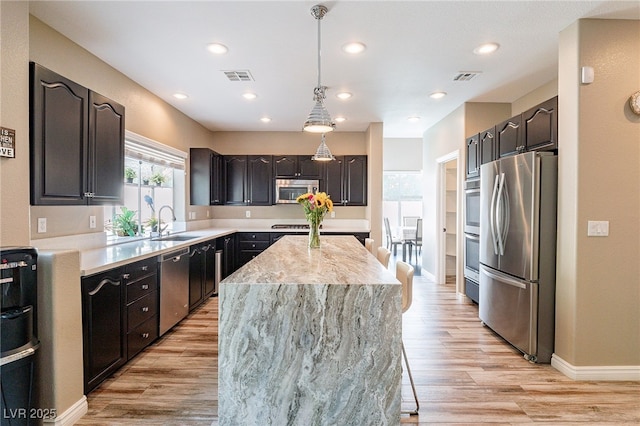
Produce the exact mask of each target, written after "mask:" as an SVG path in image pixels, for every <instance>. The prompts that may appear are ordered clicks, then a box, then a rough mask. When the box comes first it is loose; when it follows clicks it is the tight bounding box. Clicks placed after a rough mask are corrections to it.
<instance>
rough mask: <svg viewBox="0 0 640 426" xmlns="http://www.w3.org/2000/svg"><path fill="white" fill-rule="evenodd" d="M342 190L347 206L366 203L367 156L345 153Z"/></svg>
mask: <svg viewBox="0 0 640 426" xmlns="http://www.w3.org/2000/svg"><path fill="white" fill-rule="evenodd" d="M344 180H345V182H344V191H345V195H346V196H345V201H346V205H348V206H366V205H367V156H366V155H345V157H344Z"/></svg>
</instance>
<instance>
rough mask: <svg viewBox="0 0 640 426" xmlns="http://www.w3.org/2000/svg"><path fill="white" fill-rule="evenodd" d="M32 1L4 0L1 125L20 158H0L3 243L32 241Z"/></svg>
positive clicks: (1, 15)
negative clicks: (12, 134) (13, 136)
mask: <svg viewBox="0 0 640 426" xmlns="http://www.w3.org/2000/svg"><path fill="white" fill-rule="evenodd" d="M28 13H29V4H28V3H26V2H22V3H19V2H4V1H1V2H0V55H1V56H0V75H1V76H2V78H1V79H0V80H1V83H0V84H1V86H0V126H2V127H7V128H9V129H14V130H15V131H16V140H15V151H16V158H0V246H26V245H28V244H29V86H28V85H27V82H28V81H29V68H28V67H27V65H26V64H27V62H28V60H29V15H28Z"/></svg>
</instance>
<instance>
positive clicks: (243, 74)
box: [222, 70, 254, 81]
mask: <svg viewBox="0 0 640 426" xmlns="http://www.w3.org/2000/svg"><path fill="white" fill-rule="evenodd" d="M222 72H223V73H224V75H226V76H227V78H228V79H229V81H254V80H253V76H252V75H251V72H250V71H249V70H237V71H222Z"/></svg>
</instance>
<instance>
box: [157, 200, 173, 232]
mask: <svg viewBox="0 0 640 426" xmlns="http://www.w3.org/2000/svg"><path fill="white" fill-rule="evenodd" d="M165 208H167V209H169V210H171V220H172V221H174V222H175V220H176V215H175V213H174V212H173V207H171V206H169V205H164V206H162V207H160V210H158V231H159V232H158V237H162V232H163V231H164V230H165V229H167V226H169V224H168V223H167V224H166V225H165V226H164V227H162V210H164V209H165Z"/></svg>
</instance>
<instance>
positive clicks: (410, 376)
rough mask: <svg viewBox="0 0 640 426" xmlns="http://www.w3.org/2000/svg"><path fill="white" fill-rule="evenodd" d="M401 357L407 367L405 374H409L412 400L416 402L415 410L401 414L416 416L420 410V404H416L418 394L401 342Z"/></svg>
mask: <svg viewBox="0 0 640 426" xmlns="http://www.w3.org/2000/svg"><path fill="white" fill-rule="evenodd" d="M402 356H403V357H404V363H405V365H406V366H407V373H409V381H410V382H411V390H412V391H413V398H414V399H415V401H416V409H415V410H412V411H403V412H402V414H409V415H410V416H417V415H418V410H420V403H419V402H418V394H417V393H416V385H415V384H414V383H413V375H412V374H411V368H409V360H408V359H407V351H405V350H404V342H402Z"/></svg>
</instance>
